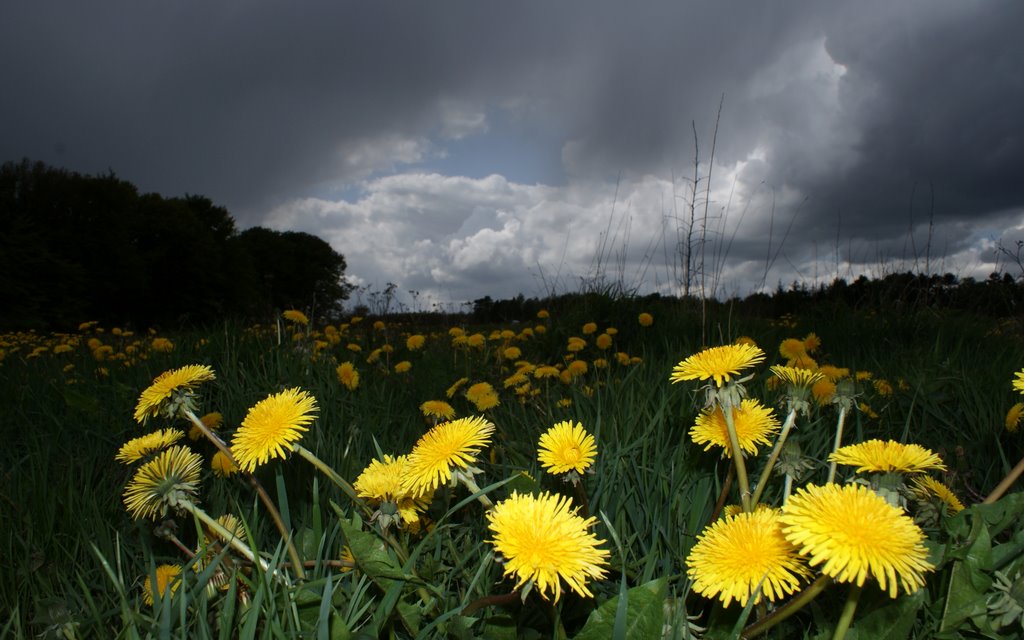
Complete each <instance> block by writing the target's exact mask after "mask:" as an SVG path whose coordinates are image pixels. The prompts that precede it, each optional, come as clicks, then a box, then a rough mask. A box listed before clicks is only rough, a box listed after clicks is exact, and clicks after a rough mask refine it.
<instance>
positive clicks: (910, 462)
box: [828, 440, 946, 473]
mask: <svg viewBox="0 0 1024 640" xmlns="http://www.w3.org/2000/svg"><path fill="white" fill-rule="evenodd" d="M828 459H829V461H830V462H837V463H839V464H846V465H850V466H854V467H857V473H864V472H868V473H889V472H896V473H921V472H923V471H928V470H929V469H940V470H944V469H945V468H946V465H944V464H942V459H941V458H939V456H938V455H936V454H935V453H932V452H931V451H930V450H928V449H925V448H924V447H922V446H921V445H919V444H901V443H899V442H895V441H893V440H885V441H882V440H868V441H866V442H861V443H860V444H851V445H847V446H845V447H840V448H838V449H836V451H835V452H834V453H833V454H832V455H830V456H829V457H828Z"/></svg>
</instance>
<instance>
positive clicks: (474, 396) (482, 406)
mask: <svg viewBox="0 0 1024 640" xmlns="http://www.w3.org/2000/svg"><path fill="white" fill-rule="evenodd" d="M466 399H467V400H469V401H470V402H472V403H473V404H474V405H476V410H477V411H486V410H488V409H491V408H494V407H496V406H498V405H499V404H500V403H501V402H500V400H499V399H498V394H497V392H496V391H495V390H494V387H492V386H491V385H490V383H487V382H478V383H476V384H474V385H473V386H471V387H470V388H469V389H466Z"/></svg>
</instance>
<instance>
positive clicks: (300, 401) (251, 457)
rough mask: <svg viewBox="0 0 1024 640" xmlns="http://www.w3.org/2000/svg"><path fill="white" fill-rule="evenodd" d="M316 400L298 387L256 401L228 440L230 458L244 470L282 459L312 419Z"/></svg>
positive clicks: (315, 410)
mask: <svg viewBox="0 0 1024 640" xmlns="http://www.w3.org/2000/svg"><path fill="white" fill-rule="evenodd" d="M316 412H317V406H316V398H314V397H313V396H311V395H309V394H308V393H306V392H305V391H302V390H300V389H298V388H292V389H285V390H284V391H282V392H281V393H277V394H273V395H271V396H268V397H267V398H264V399H263V400H260V401H259V402H257V403H256V404H255V405H253V406H252V408H250V409H249V413H248V414H246V416H245V419H244V420H242V424H241V426H240V427H239V428H238V431H236V432H235V436H234V438H232V440H231V455H233V456H234V457H235V461H236V462H237V463H238V466H239V467H240V468H241V469H243V470H245V471H249V472H252V471H255V470H256V467H258V466H260V465H261V464H263V463H265V462H267V461H268V460H270V459H272V458H284V457H285V456H286V455H287V453H288V452H289V451H291V450H292V447H291V443H292V442H296V441H298V440H299V439H301V438H302V434H303V432H305V431H308V430H309V424H310V423H312V422H313V420H314V419H315V418H316V415H315V414H316Z"/></svg>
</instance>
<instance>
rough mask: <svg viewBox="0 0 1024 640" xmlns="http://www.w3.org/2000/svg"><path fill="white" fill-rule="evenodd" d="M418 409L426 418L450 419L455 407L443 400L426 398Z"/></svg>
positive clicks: (453, 414) (453, 415)
mask: <svg viewBox="0 0 1024 640" xmlns="http://www.w3.org/2000/svg"><path fill="white" fill-rule="evenodd" d="M420 411H421V412H422V413H423V415H424V417H427V418H443V419H445V420H451V419H452V418H454V417H455V409H453V408H452V405H450V404H448V403H447V402H445V401H444V400H427V401H426V402H424V403H423V404H421V405H420Z"/></svg>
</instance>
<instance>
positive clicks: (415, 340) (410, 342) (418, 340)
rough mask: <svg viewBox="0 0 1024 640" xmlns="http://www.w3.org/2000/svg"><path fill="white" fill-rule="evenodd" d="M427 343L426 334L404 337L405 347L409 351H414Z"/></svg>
mask: <svg viewBox="0 0 1024 640" xmlns="http://www.w3.org/2000/svg"><path fill="white" fill-rule="evenodd" d="M426 343H427V338H426V336H422V335H420V334H418V333H417V334H415V335H411V336H409V337H408V338H406V339H405V348H406V349H408V350H409V351H416V350H418V349H422V348H423V345H424V344H426Z"/></svg>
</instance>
